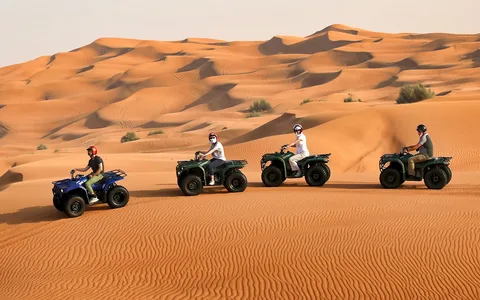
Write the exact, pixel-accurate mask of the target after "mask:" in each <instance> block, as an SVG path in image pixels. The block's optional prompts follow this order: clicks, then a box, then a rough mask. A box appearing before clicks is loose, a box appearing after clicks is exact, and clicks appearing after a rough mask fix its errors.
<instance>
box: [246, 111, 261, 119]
mask: <svg viewBox="0 0 480 300" xmlns="http://www.w3.org/2000/svg"><path fill="white" fill-rule="evenodd" d="M254 117H260V113H258V112H249V113H248V114H247V115H246V116H245V118H254Z"/></svg>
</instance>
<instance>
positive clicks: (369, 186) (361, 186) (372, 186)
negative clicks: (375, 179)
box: [248, 182, 419, 190]
mask: <svg viewBox="0 0 480 300" xmlns="http://www.w3.org/2000/svg"><path fill="white" fill-rule="evenodd" d="M248 187H255V188H269V187H266V186H265V185H264V184H263V183H262V182H249V183H248ZM299 187H302V188H303V187H306V188H319V189H339V190H386V189H385V188H383V187H382V185H381V184H380V183H350V182H346V183H333V182H332V183H330V182H327V183H326V184H325V185H323V186H319V187H315V186H309V185H308V184H307V183H305V182H299V183H289V182H284V183H282V184H281V185H280V186H278V187H276V188H299ZM274 188H275V187H270V189H274ZM417 188H419V187H418V186H416V185H401V186H400V187H398V188H397V190H402V189H403V190H409V189H417Z"/></svg>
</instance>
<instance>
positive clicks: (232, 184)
mask: <svg viewBox="0 0 480 300" xmlns="http://www.w3.org/2000/svg"><path fill="white" fill-rule="evenodd" d="M199 154H200V151H197V152H195V158H194V159H190V160H181V161H177V167H176V172H177V184H178V187H179V188H180V189H181V190H182V192H183V194H184V195H185V196H196V195H198V194H200V193H201V192H202V190H203V187H204V186H206V185H207V182H208V181H207V178H208V177H209V175H208V174H207V170H208V169H207V166H208V164H209V163H210V160H208V159H205V158H204V159H200V156H199ZM247 163H248V162H247V161H246V160H227V161H226V162H225V163H224V164H223V165H221V166H220V167H218V168H215V169H214V176H215V177H214V178H215V184H214V185H213V186H219V185H223V186H224V187H225V188H226V189H227V190H228V191H229V192H234V193H238V192H243V191H244V190H245V189H246V188H247V185H248V181H247V177H246V176H245V175H244V174H243V173H242V172H241V171H240V169H242V168H244V167H245V166H246V165H247Z"/></svg>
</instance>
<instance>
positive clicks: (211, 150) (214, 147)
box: [203, 144, 219, 156]
mask: <svg viewBox="0 0 480 300" xmlns="http://www.w3.org/2000/svg"><path fill="white" fill-rule="evenodd" d="M218 147H219V145H218V144H216V145H215V146H213V147H212V148H210V150H208V152H206V153H204V154H203V155H205V156H207V155H210V154H212V153H213V151H215V150H217V148H218Z"/></svg>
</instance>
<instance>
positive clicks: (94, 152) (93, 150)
mask: <svg viewBox="0 0 480 300" xmlns="http://www.w3.org/2000/svg"><path fill="white" fill-rule="evenodd" d="M88 150H92V152H93V155H97V152H98V150H97V148H96V147H95V146H90V147H88V148H87V151H88Z"/></svg>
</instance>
